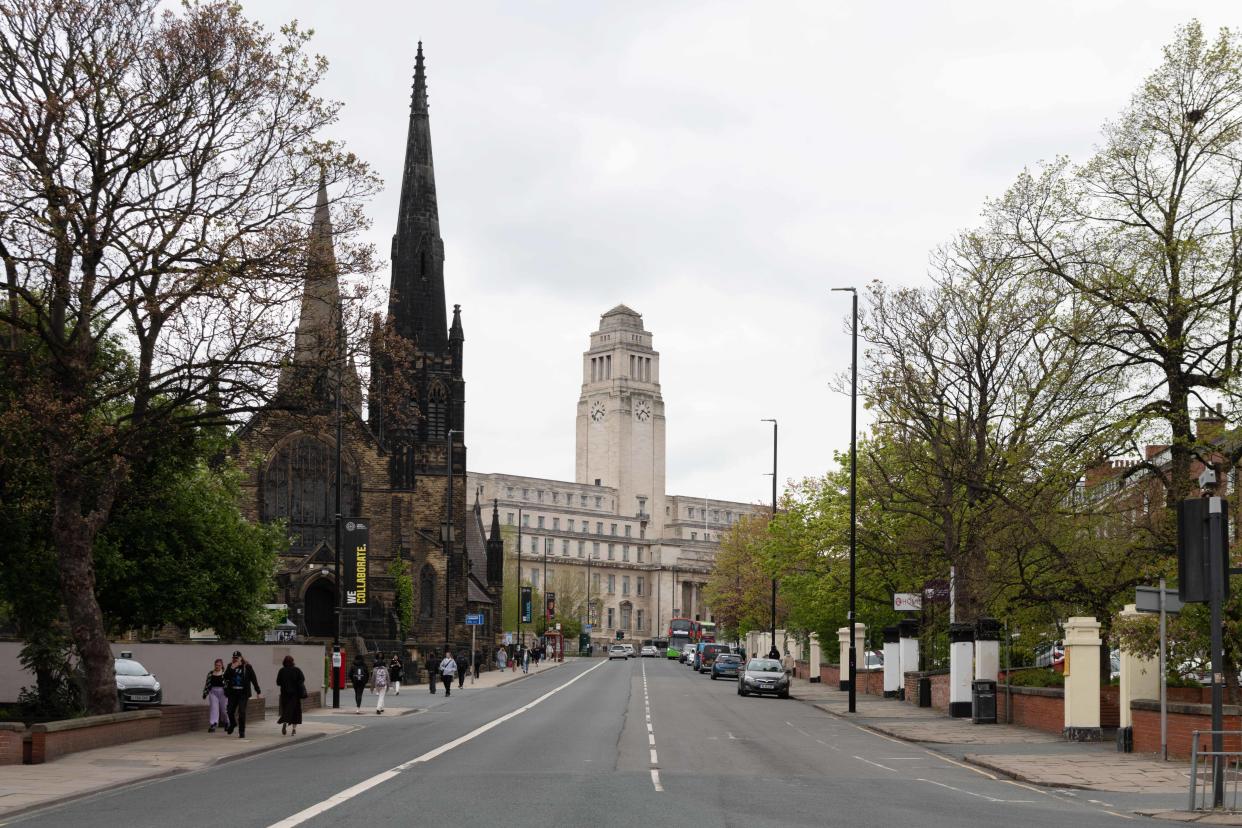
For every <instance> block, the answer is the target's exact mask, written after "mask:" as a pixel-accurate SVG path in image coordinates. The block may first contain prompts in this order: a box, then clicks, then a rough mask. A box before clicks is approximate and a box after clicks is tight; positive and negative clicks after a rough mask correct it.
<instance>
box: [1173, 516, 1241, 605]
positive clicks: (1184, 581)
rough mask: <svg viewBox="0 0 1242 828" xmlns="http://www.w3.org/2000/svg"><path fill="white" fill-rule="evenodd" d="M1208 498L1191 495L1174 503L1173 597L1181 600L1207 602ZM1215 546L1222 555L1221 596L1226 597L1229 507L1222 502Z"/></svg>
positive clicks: (1209, 580)
mask: <svg viewBox="0 0 1242 828" xmlns="http://www.w3.org/2000/svg"><path fill="white" fill-rule="evenodd" d="M1211 500H1212V498H1206V497H1195V498H1191V499H1189V500H1183V501H1182V502H1181V503H1179V504H1178V505H1177V597H1178V598H1180V599H1182V601H1183V603H1187V604H1190V603H1207V601H1209V600H1210V599H1211V591H1210V588H1211V579H1210V577H1209V573H1210V572H1211V563H1210V559H1209V558H1208V550H1209V549H1210V548H1211V544H1210V538H1209V536H1208V535H1209V532H1208V526H1209V525H1210V523H1209V521H1208V504H1209V502H1210V501H1211ZM1220 527H1221V535H1222V537H1221V538H1220V539H1219V541H1220V545H1219V549H1220V551H1221V554H1222V555H1223V557H1224V560H1223V561H1222V563H1221V572H1222V573H1224V575H1225V578H1224V599H1225V600H1229V576H1228V573H1229V507H1228V505H1227V503H1224V502H1222V507H1221V521H1220Z"/></svg>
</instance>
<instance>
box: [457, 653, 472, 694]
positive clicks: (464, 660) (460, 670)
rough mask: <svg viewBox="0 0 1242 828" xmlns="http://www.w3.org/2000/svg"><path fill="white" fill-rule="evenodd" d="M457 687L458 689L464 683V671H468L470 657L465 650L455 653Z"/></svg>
mask: <svg viewBox="0 0 1242 828" xmlns="http://www.w3.org/2000/svg"><path fill="white" fill-rule="evenodd" d="M455 663H456V665H457V689H458V690H460V689H461V688H462V687H464V686H465V684H466V673H468V672H469V671H470V657H469V656H468V655H466V653H465V651H462V652H459V653H458V654H457V661H456V662H455Z"/></svg>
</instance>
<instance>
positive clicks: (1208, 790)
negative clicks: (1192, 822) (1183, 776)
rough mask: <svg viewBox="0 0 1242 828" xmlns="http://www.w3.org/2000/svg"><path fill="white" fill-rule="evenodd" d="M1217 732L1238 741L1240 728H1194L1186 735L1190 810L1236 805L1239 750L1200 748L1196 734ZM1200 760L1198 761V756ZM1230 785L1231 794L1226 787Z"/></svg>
mask: <svg viewBox="0 0 1242 828" xmlns="http://www.w3.org/2000/svg"><path fill="white" fill-rule="evenodd" d="M1218 733H1219V734H1220V735H1221V737H1222V740H1223V739H1227V738H1229V737H1233V738H1234V739H1235V741H1239V742H1242V730H1195V731H1192V732H1191V734H1190V810H1192V811H1198V810H1204V811H1210V810H1214V809H1216V808H1222V807H1225V806H1226V803H1228V809H1229V810H1231V811H1234V810H1237V808H1238V780H1239V777H1242V750H1219V751H1214V750H1201V749H1200V748H1199V737H1200V736H1206V737H1208V740H1209V744H1210V741H1211V737H1212V736H1213V735H1215V734H1218ZM1201 758H1202V759H1203V760H1204V761H1203V762H1200V759H1201ZM1231 788H1232V791H1233V793H1232V795H1231V794H1230V789H1231Z"/></svg>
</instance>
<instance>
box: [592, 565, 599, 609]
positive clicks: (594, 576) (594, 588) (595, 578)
mask: <svg viewBox="0 0 1242 828" xmlns="http://www.w3.org/2000/svg"><path fill="white" fill-rule="evenodd" d="M591 591H592V592H594V593H595V594H596V595H599V573H598V572H592V573H591ZM591 603H595V599H594V598H592V599H591Z"/></svg>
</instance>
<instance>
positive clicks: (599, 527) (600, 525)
mask: <svg viewBox="0 0 1242 828" xmlns="http://www.w3.org/2000/svg"><path fill="white" fill-rule="evenodd" d="M595 534H597V535H602V534H604V522H603V521H602V520H597V521H595ZM847 632H848V631H847Z"/></svg>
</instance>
